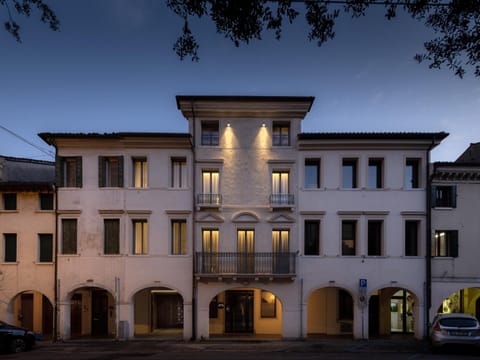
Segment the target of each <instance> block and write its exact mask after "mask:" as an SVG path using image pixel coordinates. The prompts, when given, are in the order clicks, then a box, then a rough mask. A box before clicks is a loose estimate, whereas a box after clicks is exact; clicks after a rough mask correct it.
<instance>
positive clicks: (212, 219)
mask: <svg viewBox="0 0 480 360" xmlns="http://www.w3.org/2000/svg"><path fill="white" fill-rule="evenodd" d="M224 221H225V220H224V219H223V218H222V217H221V216H218V215H216V214H206V215H205V216H202V217H199V218H197V222H203V223H223V222H224Z"/></svg>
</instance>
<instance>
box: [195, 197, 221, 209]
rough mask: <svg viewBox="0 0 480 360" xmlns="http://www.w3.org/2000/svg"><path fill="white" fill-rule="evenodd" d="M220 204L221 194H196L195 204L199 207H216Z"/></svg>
mask: <svg viewBox="0 0 480 360" xmlns="http://www.w3.org/2000/svg"><path fill="white" fill-rule="evenodd" d="M221 205H222V194H197V206H198V207H201V208H218V207H220V206H221Z"/></svg>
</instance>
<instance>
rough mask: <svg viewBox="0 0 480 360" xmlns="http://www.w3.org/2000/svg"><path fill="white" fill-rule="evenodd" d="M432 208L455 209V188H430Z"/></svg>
mask: <svg viewBox="0 0 480 360" xmlns="http://www.w3.org/2000/svg"><path fill="white" fill-rule="evenodd" d="M432 207H446V208H455V207H457V187H456V186H454V185H452V186H438V185H436V186H432Z"/></svg>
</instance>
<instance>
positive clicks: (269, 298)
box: [260, 290, 277, 318]
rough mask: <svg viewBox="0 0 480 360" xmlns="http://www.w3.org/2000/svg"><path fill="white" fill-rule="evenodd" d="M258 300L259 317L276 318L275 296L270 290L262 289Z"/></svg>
mask: <svg viewBox="0 0 480 360" xmlns="http://www.w3.org/2000/svg"><path fill="white" fill-rule="evenodd" d="M260 296H261V301H260V317H262V318H276V317H277V298H276V297H275V295H274V294H272V293H271V292H270V291H265V290H262V292H261V295H260Z"/></svg>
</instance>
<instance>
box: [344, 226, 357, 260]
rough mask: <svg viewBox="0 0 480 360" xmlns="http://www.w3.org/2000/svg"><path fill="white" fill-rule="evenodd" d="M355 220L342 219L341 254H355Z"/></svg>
mask: <svg viewBox="0 0 480 360" xmlns="http://www.w3.org/2000/svg"><path fill="white" fill-rule="evenodd" d="M356 228H357V222H356V221H355V220H343V221H342V255H343V256H352V255H355V254H356V250H355V247H356V244H355V243H356V233H357V231H356V230H357V229H356Z"/></svg>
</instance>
